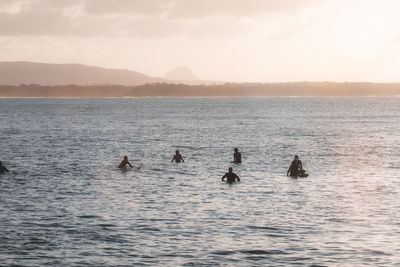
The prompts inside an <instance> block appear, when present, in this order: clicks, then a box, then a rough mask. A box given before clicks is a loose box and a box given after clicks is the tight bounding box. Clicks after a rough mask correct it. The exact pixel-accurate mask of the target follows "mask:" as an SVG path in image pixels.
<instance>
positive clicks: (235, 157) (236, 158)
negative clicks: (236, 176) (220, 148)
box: [232, 148, 242, 163]
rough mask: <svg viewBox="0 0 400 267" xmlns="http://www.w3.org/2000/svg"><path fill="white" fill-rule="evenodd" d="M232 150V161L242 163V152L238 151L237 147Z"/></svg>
mask: <svg viewBox="0 0 400 267" xmlns="http://www.w3.org/2000/svg"><path fill="white" fill-rule="evenodd" d="M234 151H235V153H233V161H232V163H242V154H241V153H240V152H239V149H238V148H235V149H234Z"/></svg>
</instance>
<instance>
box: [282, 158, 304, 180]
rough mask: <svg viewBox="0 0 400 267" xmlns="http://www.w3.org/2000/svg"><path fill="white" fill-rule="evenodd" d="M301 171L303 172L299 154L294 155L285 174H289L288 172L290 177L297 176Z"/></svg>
mask: <svg viewBox="0 0 400 267" xmlns="http://www.w3.org/2000/svg"><path fill="white" fill-rule="evenodd" d="M301 172H303V164H302V163H301V160H299V156H297V155H295V156H294V160H293V161H292V164H290V167H289V169H288V171H287V174H286V175H287V176H289V174H290V176H292V177H297V176H299V174H300V173H301Z"/></svg>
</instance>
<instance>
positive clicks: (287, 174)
mask: <svg viewBox="0 0 400 267" xmlns="http://www.w3.org/2000/svg"><path fill="white" fill-rule="evenodd" d="M291 169H292V164H290V167H289V169H288V170H287V173H286V176H289V172H290V170H291Z"/></svg>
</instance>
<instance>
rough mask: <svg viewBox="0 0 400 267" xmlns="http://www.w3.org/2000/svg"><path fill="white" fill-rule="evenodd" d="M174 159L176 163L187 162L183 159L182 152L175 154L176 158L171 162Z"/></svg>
mask: <svg viewBox="0 0 400 267" xmlns="http://www.w3.org/2000/svg"><path fill="white" fill-rule="evenodd" d="M174 160H175V162H176V163H180V162H185V161H184V160H183V157H182V155H181V154H177V155H175V156H174V158H173V159H172V160H171V162H172V161H174Z"/></svg>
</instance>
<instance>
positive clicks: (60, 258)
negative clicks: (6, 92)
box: [0, 98, 400, 266]
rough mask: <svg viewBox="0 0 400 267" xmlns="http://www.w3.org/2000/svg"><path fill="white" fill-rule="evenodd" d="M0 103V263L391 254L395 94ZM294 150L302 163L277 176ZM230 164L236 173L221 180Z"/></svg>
mask: <svg viewBox="0 0 400 267" xmlns="http://www.w3.org/2000/svg"><path fill="white" fill-rule="evenodd" d="M0 115H1V119H0V144H1V147H0V160H1V161H3V163H4V165H5V166H6V167H7V168H8V169H9V170H10V171H11V172H10V173H6V174H0V266H10V265H18V266H46V265H48V266H146V265H149V266H260V265H271V266H288V265H307V266H310V265H314V266H335V265H345V266H393V265H400V98H265V99H0ZM235 147H238V148H239V150H240V151H241V152H242V158H243V163H242V164H240V165H231V164H230V163H229V162H230V161H231V160H232V154H233V148H235ZM176 149H179V150H180V151H181V154H182V155H183V157H184V159H185V161H186V162H185V163H184V164H176V163H171V162H170V161H171V159H172V157H173V155H174V152H175V150H176ZM295 154H298V155H299V156H300V159H301V160H302V162H303V165H304V168H305V169H306V170H307V172H308V173H309V174H310V176H309V177H308V178H301V179H300V178H299V179H292V178H288V177H287V176H286V171H287V168H288V166H289V165H290V162H291V160H292V159H293V156H294V155H295ZM124 155H127V156H128V157H129V159H130V161H131V163H133V164H134V165H136V166H141V167H142V168H141V169H140V170H138V171H137V170H130V171H126V172H122V171H120V170H118V169H117V168H116V167H117V165H118V164H119V163H120V161H121V160H122V157H123V156H124ZM229 166H232V167H233V169H234V172H235V173H237V174H238V175H239V176H240V177H241V182H239V183H236V184H233V185H229V184H226V183H223V182H221V176H222V175H223V174H224V173H225V172H226V171H227V169H228V167H229Z"/></svg>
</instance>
